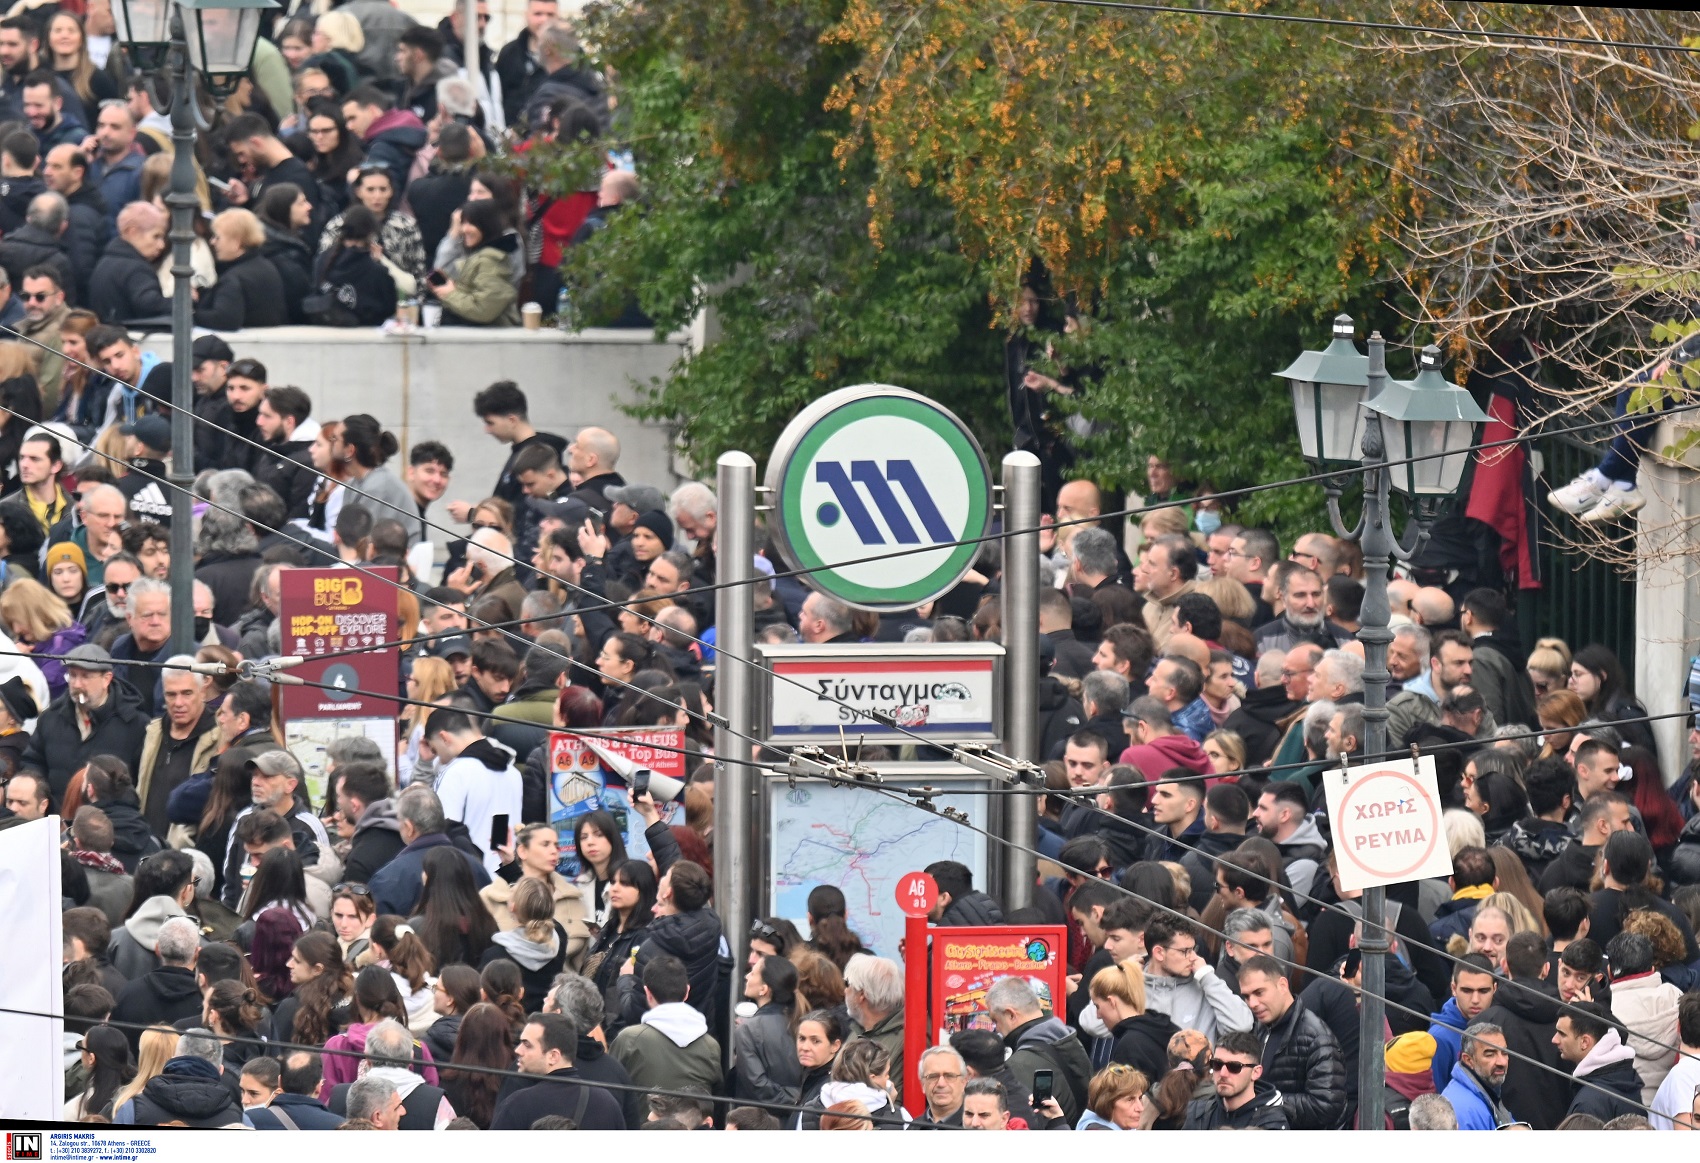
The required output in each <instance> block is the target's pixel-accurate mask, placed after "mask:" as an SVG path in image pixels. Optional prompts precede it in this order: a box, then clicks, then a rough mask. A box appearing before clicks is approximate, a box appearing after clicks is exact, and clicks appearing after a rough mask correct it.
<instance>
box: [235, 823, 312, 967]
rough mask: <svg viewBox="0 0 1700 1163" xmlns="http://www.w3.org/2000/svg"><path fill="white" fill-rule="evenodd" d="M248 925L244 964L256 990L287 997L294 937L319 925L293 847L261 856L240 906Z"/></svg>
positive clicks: (305, 876)
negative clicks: (246, 961)
mask: <svg viewBox="0 0 1700 1163" xmlns="http://www.w3.org/2000/svg"><path fill="white" fill-rule="evenodd" d="M241 911H242V915H243V917H245V918H246V919H247V920H248V922H249V923H250V924H251V925H252V936H251V937H250V943H249V952H248V959H249V961H250V962H252V963H253V966H254V975H255V976H256V977H257V978H259V981H260V987H261V988H262V989H264V990H265V991H266V993H267V994H269V995H270V996H272V997H275V998H282V997H288V996H289V994H290V991H292V990H293V989H294V988H295V986H294V984H293V982H291V980H290V973H289V956H290V953H291V952H292V951H293V950H294V948H295V941H296V938H298V937H300V936H301V934H303V933H305V932H306V931H307V930H308V929H310V928H312V927H313V925H314V924H315V923H316V922H317V921H318V918H317V917H316V916H314V914H313V909H312V907H311V906H310V905H308V903H307V873H306V870H305V869H303V868H302V866H301V857H300V856H298V855H297V854H296V852H295V849H293V848H273V849H272V850H271V851H270V852H267V853H266V854H265V855H264V856H262V857H260V864H259V867H258V868H257V869H255V870H254V879H253V880H252V881H250V882H249V884H248V890H247V893H246V894H245V896H244V899H243V902H242V910H241Z"/></svg>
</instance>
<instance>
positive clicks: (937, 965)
mask: <svg viewBox="0 0 1700 1163" xmlns="http://www.w3.org/2000/svg"><path fill="white" fill-rule="evenodd" d="M931 936H932V938H933V973H932V978H933V986H932V992H933V998H932V1014H933V1025H934V1027H935V1028H936V1031H937V1037H936V1038H935V1039H934V1045H938V1044H940V1043H943V1042H945V1041H946V1040H947V1039H948V1038H949V1037H950V1035H951V1034H953V1033H955V1032H956V1031H957V1030H990V1029H992V1028H993V1026H992V1015H991V1014H990V1013H989V1012H988V1011H987V1010H986V991H987V990H988V989H990V988H991V987H992V983H993V982H995V981H997V980H998V978H1000V977H1024V978H1026V979H1027V980H1028V981H1029V982H1030V983H1031V984H1032V986H1033V990H1034V992H1035V993H1037V994H1038V995H1039V1002H1040V1004H1041V1005H1043V1006H1044V1007H1045V1009H1046V1010H1047V1011H1050V1010H1051V1009H1052V1008H1053V1007H1054V1006H1062V1005H1063V1004H1064V1003H1065V1000H1066V999H1067V997H1068V982H1067V976H1068V930H1067V929H1065V928H1064V927H1063V926H1061V925H986V926H984V927H980V928H968V929H955V928H939V927H936V926H935V927H934V928H933V929H932V930H931Z"/></svg>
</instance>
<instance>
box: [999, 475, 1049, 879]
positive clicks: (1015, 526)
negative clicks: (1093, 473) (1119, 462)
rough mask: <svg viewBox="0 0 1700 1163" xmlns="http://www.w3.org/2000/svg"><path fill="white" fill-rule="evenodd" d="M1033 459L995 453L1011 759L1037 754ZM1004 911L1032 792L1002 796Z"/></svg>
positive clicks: (1033, 808)
mask: <svg viewBox="0 0 1700 1163" xmlns="http://www.w3.org/2000/svg"><path fill="white" fill-rule="evenodd" d="M1039 491H1040V483H1039V458H1038V457H1036V456H1034V455H1033V454H1032V453H1031V452H1012V453H1010V454H1009V455H1008V456H1006V457H1004V458H1003V527H1004V532H1005V534H1006V536H1005V537H1004V540H1003V648H1004V660H1003V676H1004V701H1003V713H1004V729H1003V734H1004V749H1005V751H1006V752H1007V753H1008V754H1009V755H1010V756H1012V757H1013V758H1016V759H1029V760H1033V761H1035V762H1036V761H1038V760H1039V759H1040V758H1042V757H1041V756H1040V755H1039ZM1004 798H1005V801H1006V802H1005V810H1004V835H1005V836H1006V837H1007V838H1008V839H1009V840H1010V841H1012V844H1013V845H1014V846H1006V847H1005V848H1004V866H1003V896H1004V911H1005V912H1008V911H1010V910H1013V909H1024V908H1027V907H1028V906H1029V905H1031V904H1032V903H1033V886H1034V884H1035V882H1036V881H1037V878H1038V875H1039V870H1038V867H1037V865H1036V864H1035V862H1034V857H1033V853H1032V851H1031V849H1032V846H1033V844H1034V842H1035V841H1036V840H1037V839H1038V833H1037V829H1038V821H1039V805H1038V802H1037V800H1035V799H1034V797H1032V796H1006V797H1004Z"/></svg>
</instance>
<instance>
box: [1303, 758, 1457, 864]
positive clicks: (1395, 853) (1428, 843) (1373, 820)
mask: <svg viewBox="0 0 1700 1163" xmlns="http://www.w3.org/2000/svg"><path fill="white" fill-rule="evenodd" d="M1322 779H1323V783H1324V786H1325V788H1326V790H1327V793H1328V820H1329V823H1330V824H1331V825H1332V826H1333V829H1334V851H1335V853H1336V856H1337V858H1338V860H1339V864H1340V885H1341V887H1342V888H1345V889H1348V890H1355V889H1363V888H1373V887H1375V886H1376V885H1384V884H1403V883H1404V882H1406V881H1409V880H1426V879H1428V878H1429V877H1432V876H1451V875H1452V856H1451V853H1450V852H1449V851H1448V850H1447V846H1446V834H1445V832H1444V831H1443V830H1442V828H1441V826H1440V813H1441V807H1440V791H1439V789H1438V787H1437V786H1436V784H1435V778H1434V757H1433V756H1430V755H1425V756H1423V757H1422V758H1421V759H1419V760H1416V761H1414V762H1413V761H1412V760H1409V759H1405V760H1400V761H1398V762H1387V763H1373V764H1366V765H1364V766H1363V767H1354V768H1351V769H1349V770H1348V771H1347V772H1346V773H1345V776H1344V778H1342V776H1341V773H1340V772H1339V771H1327V772H1324V773H1323V775H1322Z"/></svg>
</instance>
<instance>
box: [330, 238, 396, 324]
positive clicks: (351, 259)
mask: <svg viewBox="0 0 1700 1163" xmlns="http://www.w3.org/2000/svg"><path fill="white" fill-rule="evenodd" d="M318 289H319V293H320V294H321V295H325V296H328V298H327V299H326V304H325V307H324V309H323V310H319V311H316V312H314V313H313V315H312V317H311V318H310V319H308V322H310V323H317V324H320V325H322V326H325V327H376V326H378V325H379V324H380V323H382V322H383V321H384V320H386V319H388V318H389V317H390V316H391V315H393V314H395V305H396V289H395V279H394V278H393V277H391V275H390V272H389V271H388V270H387V269H385V267H384V264H383V263H381V262H379V261H378V260H377V259H375V258H373V257H372V254H371V252H370V251H368V250H366V249H365V248H364V247H359V246H339V247H337V248H336V249H335V250H333V251H330V252H328V253H326V254H324V255H322V256H320V260H319V274H318Z"/></svg>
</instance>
